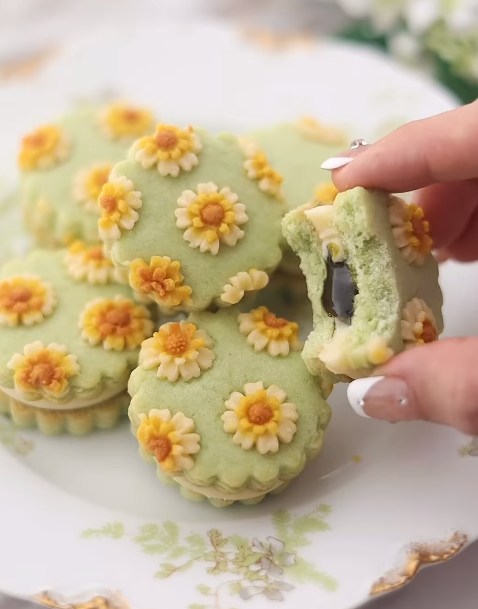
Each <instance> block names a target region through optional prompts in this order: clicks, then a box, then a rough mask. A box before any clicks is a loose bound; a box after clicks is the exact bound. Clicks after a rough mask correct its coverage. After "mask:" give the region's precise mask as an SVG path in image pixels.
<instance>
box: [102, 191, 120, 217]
mask: <svg viewBox="0 0 478 609" xmlns="http://www.w3.org/2000/svg"><path fill="white" fill-rule="evenodd" d="M99 203H100V205H101V207H102V208H103V209H104V210H105V212H106V213H107V214H112V213H114V212H115V211H116V210H117V209H118V201H117V199H116V197H113V196H111V195H103V196H102V197H100V201H99Z"/></svg>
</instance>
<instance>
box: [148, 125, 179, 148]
mask: <svg viewBox="0 0 478 609" xmlns="http://www.w3.org/2000/svg"><path fill="white" fill-rule="evenodd" d="M154 141H155V142H156V144H157V146H158V148H160V149H161V150H172V149H173V148H175V147H176V146H177V144H178V136H177V134H176V133H175V132H174V131H172V130H171V129H161V130H160V131H159V132H158V133H157V134H156V135H155V136H154Z"/></svg>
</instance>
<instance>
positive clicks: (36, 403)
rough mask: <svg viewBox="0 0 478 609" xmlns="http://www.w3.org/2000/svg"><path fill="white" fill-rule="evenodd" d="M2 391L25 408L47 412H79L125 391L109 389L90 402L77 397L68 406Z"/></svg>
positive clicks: (11, 390) (7, 389) (6, 389)
mask: <svg viewBox="0 0 478 609" xmlns="http://www.w3.org/2000/svg"><path fill="white" fill-rule="evenodd" d="M0 391H2V392H3V393H4V394H5V395H7V396H8V397H10V398H12V399H14V400H16V401H17V402H20V403H21V404H25V406H31V407H32V408H44V409H47V410H58V411H61V410H78V409H79V408H88V407H89V406H95V405H96V404H101V403H102V402H106V400H109V399H111V398H113V397H115V396H117V395H120V394H121V393H123V391H124V387H122V388H121V389H118V387H115V388H114V389H108V390H106V391H103V392H102V393H101V394H100V395H99V396H97V397H96V398H92V399H90V400H84V399H82V398H79V397H76V398H74V399H73V400H71V402H68V403H66V404H57V403H56V402H50V401H49V400H47V399H45V398H41V399H40V400H26V399H25V397H24V395H23V394H22V393H20V392H18V391H17V390H16V389H10V388H8V387H2V386H1V385H0Z"/></svg>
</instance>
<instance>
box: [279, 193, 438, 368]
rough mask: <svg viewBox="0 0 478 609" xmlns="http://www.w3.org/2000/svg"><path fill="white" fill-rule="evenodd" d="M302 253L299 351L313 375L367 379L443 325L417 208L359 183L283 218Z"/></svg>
mask: <svg viewBox="0 0 478 609" xmlns="http://www.w3.org/2000/svg"><path fill="white" fill-rule="evenodd" d="M283 231H284V235H285V237H286V238H287V241H288V242H289V245H290V246H291V247H292V249H293V250H294V251H295V252H296V253H297V254H298V255H299V256H300V258H301V269H302V271H303V273H304V274H305V277H306V280H307V286H308V294H309V299H310V300H311V302H312V306H313V311H314V330H313V332H312V333H311V334H310V336H309V338H308V340H307V343H306V345H305V348H304V351H303V358H304V361H305V363H306V364H307V367H308V369H309V370H310V372H311V373H312V374H323V370H324V369H327V370H329V371H330V372H332V373H333V374H335V375H337V376H338V377H342V378H343V377H348V378H359V377H363V376H368V375H369V374H371V372H372V371H373V369H374V368H375V367H376V366H378V365H380V364H383V363H385V362H386V361H388V359H390V358H391V357H392V356H393V355H394V354H396V353H399V352H400V351H403V350H404V349H408V348H410V347H414V346H415V345H420V344H423V343H427V342H430V341H432V340H436V339H437V338H438V336H439V335H440V333H441V332H442V330H443V318H442V312H441V308H442V304H443V297H442V293H441V290H440V286H439V283H438V265H437V263H436V261H435V259H434V258H433V256H432V255H431V247H432V240H431V238H430V236H429V234H428V233H429V226H428V222H427V221H426V220H425V218H424V215H423V211H422V210H421V209H420V208H419V207H417V206H416V205H413V204H411V205H408V204H407V203H405V201H403V200H402V199H400V198H399V197H396V196H393V195H389V194H386V193H383V192H379V191H369V190H365V189H364V188H359V187H358V188H354V189H352V190H350V191H347V192H344V193H341V194H338V195H337V196H336V197H335V200H334V202H333V203H332V204H329V205H323V204H321V203H320V202H318V201H315V202H314V203H311V204H309V205H305V206H302V207H300V208H298V209H296V210H294V211H292V212H290V213H289V214H287V216H286V217H285V218H284V220H283Z"/></svg>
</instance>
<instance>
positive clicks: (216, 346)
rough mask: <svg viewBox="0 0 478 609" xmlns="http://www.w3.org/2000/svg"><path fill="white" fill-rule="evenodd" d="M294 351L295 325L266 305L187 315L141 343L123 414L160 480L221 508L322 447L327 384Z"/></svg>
mask: <svg viewBox="0 0 478 609" xmlns="http://www.w3.org/2000/svg"><path fill="white" fill-rule="evenodd" d="M297 349H300V344H299V342H298V326H297V324H295V323H291V322H288V321H287V320H285V319H281V318H278V317H276V316H275V315H273V314H272V313H270V312H269V311H268V310H267V309H266V308H265V307H260V308H258V309H254V310H253V311H251V312H250V313H242V314H241V313H240V311H239V310H238V309H236V308H231V309H228V310H220V311H218V312H217V313H209V312H201V313H193V314H191V315H190V317H189V319H188V320H187V321H182V322H173V323H168V324H164V325H163V326H161V328H160V329H159V331H158V332H157V333H156V334H154V336H153V338H151V339H149V340H147V341H145V343H144V344H143V347H142V350H141V354H140V366H139V367H138V368H137V369H136V370H135V371H134V372H133V374H132V375H131V379H130V382H129V392H130V394H131V396H132V401H131V405H130V409H129V416H130V419H131V422H132V430H133V433H134V435H135V436H136V437H137V439H138V441H139V445H140V453H141V455H142V456H143V458H144V459H145V460H146V461H149V462H151V463H156V465H157V468H158V474H159V477H160V479H161V480H162V481H164V482H166V483H173V484H174V483H177V484H179V485H180V486H181V492H182V494H183V495H184V496H185V497H187V498H189V499H193V500H201V499H204V498H205V497H206V498H208V499H209V500H210V501H211V503H213V504H214V505H217V506H224V505H229V504H230V503H233V502H234V501H242V502H245V503H256V502H258V501H260V500H261V499H262V498H263V497H264V496H265V495H266V494H267V493H270V492H276V491H277V492H278V491H279V490H281V489H282V488H284V487H285V485H286V484H287V483H288V482H290V481H291V480H292V479H294V478H295V477H296V476H298V475H299V474H300V472H301V471H302V470H303V468H304V466H305V464H306V463H307V461H309V460H310V459H312V458H314V457H315V456H317V454H318V453H319V452H320V449H321V447H322V441H323V435H324V431H325V429H326V427H327V424H328V422H329V419H330V408H329V406H328V405H327V403H326V402H325V400H324V397H322V396H325V397H327V396H328V395H329V393H330V390H331V384H330V380H329V378H328V377H327V376H326V375H325V376H324V377H322V378H318V377H313V376H311V375H310V374H309V373H308V372H307V369H306V367H305V365H304V363H303V361H302V359H301V357H300V354H299V353H298V352H297V351H296V350H297ZM321 384H322V393H321V388H320V385H321Z"/></svg>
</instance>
